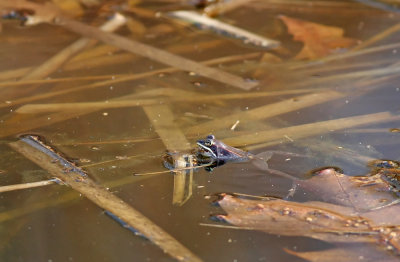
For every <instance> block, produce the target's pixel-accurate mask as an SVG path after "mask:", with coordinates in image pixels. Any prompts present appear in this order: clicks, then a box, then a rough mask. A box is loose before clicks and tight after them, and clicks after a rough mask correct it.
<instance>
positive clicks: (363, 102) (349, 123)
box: [0, 0, 400, 261]
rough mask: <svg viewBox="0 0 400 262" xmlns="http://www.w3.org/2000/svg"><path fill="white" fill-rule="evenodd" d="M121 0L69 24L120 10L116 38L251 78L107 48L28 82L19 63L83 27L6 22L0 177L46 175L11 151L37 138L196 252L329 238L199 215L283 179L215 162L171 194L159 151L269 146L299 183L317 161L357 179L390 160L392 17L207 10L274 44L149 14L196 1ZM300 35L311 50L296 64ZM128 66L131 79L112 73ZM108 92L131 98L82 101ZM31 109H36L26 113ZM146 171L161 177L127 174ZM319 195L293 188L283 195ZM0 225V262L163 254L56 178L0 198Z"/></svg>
mask: <svg viewBox="0 0 400 262" xmlns="http://www.w3.org/2000/svg"><path fill="white" fill-rule="evenodd" d="M0 2H1V1H0ZM71 2H74V1H71ZM83 2H85V1H83ZM95 2H96V1H95ZM122 2H124V1H119V2H118V3H117V2H110V4H109V5H103V6H102V7H101V8H100V7H96V6H95V7H92V9H82V10H85V14H84V16H83V17H77V18H76V19H81V20H82V21H84V22H85V23H87V24H92V25H96V26H97V25H100V24H101V23H103V22H104V21H106V19H107V17H108V16H110V15H111V14H112V11H113V10H120V11H121V13H122V14H124V15H125V16H127V17H128V18H129V20H128V26H125V27H122V28H121V29H119V30H118V31H117V33H118V34H119V35H122V36H125V37H127V38H129V39H134V40H136V41H139V42H141V43H145V44H147V45H150V46H153V47H156V48H159V49H162V50H165V51H167V52H170V53H173V54H176V55H179V56H182V57H185V58H188V59H191V60H193V61H196V62H201V61H208V60H212V59H217V58H226V59H225V60H226V61H225V62H224V61H217V62H214V63H212V64H209V66H211V67H213V68H216V69H218V70H221V71H224V72H229V73H230V74H232V75H234V76H237V77H241V78H243V79H244V83H256V81H257V83H258V85H257V86H256V87H254V88H253V89H251V90H250V91H246V90H242V89H240V88H237V87H235V86H232V85H229V84H226V83H222V82H221V81H216V80H215V79H211V78H207V77H204V76H201V75H199V73H198V72H196V73H194V72H184V71H182V70H171V69H169V66H168V65H165V64H163V63H161V62H160V61H155V60H152V59H149V58H145V57H142V56H140V55H138V54H133V53H130V52H127V51H124V50H121V48H119V47H115V46H111V45H107V44H105V43H103V42H97V43H91V44H90V46H88V47H87V48H86V49H84V50H82V51H81V52H79V53H78V54H76V55H74V56H72V57H71V58H70V59H68V60H67V61H66V62H65V63H63V65H62V66H60V67H57V68H55V71H54V72H52V73H51V74H49V75H47V76H45V77H42V78H40V79H33V78H32V79H29V77H27V75H28V74H29V72H31V70H33V69H35V68H37V67H38V66H39V65H41V64H42V63H44V62H45V61H47V60H48V59H49V58H51V57H52V56H54V55H56V54H58V53H59V52H60V51H61V50H62V49H63V48H65V47H67V46H68V45H70V44H71V43H73V42H74V41H76V40H77V39H79V37H80V36H79V35H77V34H75V33H73V32H71V31H68V30H66V29H65V28H64V27H63V26H59V25H50V24H40V25H36V26H31V27H25V26H21V22H20V21H16V20H7V19H3V20H1V23H2V32H1V35H0V57H2V59H1V61H0V80H1V81H2V82H0V137H1V138H0V139H1V143H0V156H1V158H0V185H2V186H5V185H12V184H23V183H28V182H36V181H41V180H46V179H49V178H51V177H52V175H51V174H50V175H49V174H48V173H47V171H45V170H43V169H42V168H40V167H39V166H37V165H36V164H34V163H32V162H30V161H29V160H28V159H26V158H25V157H24V156H22V155H20V154H19V153H17V152H15V151H13V150H12V149H11V148H10V147H9V145H8V144H9V143H10V142H14V141H17V140H18V136H19V135H21V134H38V135H40V136H42V137H45V138H46V140H47V141H50V143H51V144H52V145H54V146H55V147H56V148H57V149H58V150H59V151H61V152H62V153H63V154H64V155H66V156H68V158H69V159H74V161H75V162H76V163H77V165H78V166H80V167H82V168H83V169H85V170H86V171H87V173H88V175H89V177H91V178H92V179H93V180H95V181H96V182H98V183H99V184H100V185H103V186H104V187H107V188H109V189H110V192H112V193H113V194H115V195H116V196H118V197H119V198H121V199H122V200H124V201H125V202H126V203H128V204H129V205H131V206H133V207H134V208H135V209H137V210H139V211H140V212H141V213H142V214H143V215H145V216H146V217H148V218H149V219H150V220H152V221H153V222H154V223H155V224H157V225H159V226H160V227H161V228H163V229H165V231H167V232H168V233H169V234H171V235H172V236H173V237H174V238H176V239H177V240H178V241H179V242H180V243H182V244H183V245H184V246H186V247H187V248H188V249H189V250H191V251H192V252H193V253H194V254H196V255H197V256H198V257H200V258H201V259H202V260H204V261H304V260H303V259H302V258H298V257H295V256H293V255H290V254H289V253H287V252H285V249H290V250H295V251H309V250H323V249H329V248H331V247H332V246H331V244H327V243H325V242H323V241H320V240H314V239H311V238H306V237H301V236H292V237H289V236H280V235H273V234H267V233H264V232H260V231H252V230H243V229H232V228H224V227H222V226H224V225H227V224H224V223H220V222H215V221H212V220H211V219H210V216H211V215H215V214H221V213H224V211H223V210H222V209H221V208H220V207H218V206H215V205H213V204H212V200H213V199H214V198H215V197H214V195H215V194H216V193H220V192H234V193H240V194H248V195H256V196H266V195H267V196H275V197H280V198H284V197H285V196H286V195H287V194H288V191H289V189H290V188H291V187H292V181H291V180H289V179H287V178H284V177H280V176H277V175H274V174H271V173H268V172H266V171H262V170H259V169H257V168H256V167H255V166H254V165H252V163H228V164H226V165H223V166H221V167H217V168H215V169H214V170H213V171H212V172H207V171H206V170H204V169H197V170H196V172H194V173H193V174H192V176H193V177H192V181H191V184H190V185H185V187H186V188H185V190H186V191H185V196H184V197H183V198H179V197H178V196H177V194H178V193H177V192H176V191H178V190H179V189H178V188H177V187H178V186H177V185H175V188H174V180H175V183H176V180H177V179H178V178H177V175H174V174H173V173H171V172H163V171H166V168H165V167H164V165H163V156H164V154H165V152H166V151H167V150H169V151H178V152H183V151H187V150H190V149H194V148H196V141H197V140H198V139H202V138H204V137H206V136H207V135H208V134H214V135H215V136H216V137H217V139H219V140H222V141H224V142H226V143H227V144H229V145H232V146H235V147H238V148H241V149H243V150H246V151H250V152H252V153H254V154H258V153H262V152H265V151H278V152H277V153H275V154H274V155H273V156H272V157H271V159H270V160H269V161H268V164H269V167H270V168H273V169H275V170H280V171H282V172H285V173H287V174H289V175H291V176H293V177H296V178H299V179H305V178H306V177H307V176H308V173H309V172H310V170H313V169H316V168H320V167H324V166H335V167H339V168H341V169H342V170H344V173H345V174H349V175H360V174H363V175H365V174H367V173H368V172H369V168H368V162H369V161H370V160H373V159H393V160H398V159H400V151H399V141H400V140H399V133H398V132H397V131H398V129H397V128H400V117H399V114H398V113H399V110H400V104H399V101H400V89H399V85H398V78H399V76H398V71H399V70H398V66H399V65H398V63H397V61H398V59H399V52H398V48H399V47H400V45H398V41H399V38H400V34H399V33H398V29H396V28H395V29H393V30H392V31H388V29H390V28H392V27H393V26H397V27H398V23H399V22H400V17H399V15H398V14H396V13H394V12H387V11H383V10H379V9H374V8H372V7H368V6H365V5H362V4H360V3H356V2H350V1H295V2H293V1H288V0H282V1H271V3H269V2H264V1H252V2H251V3H247V4H245V5H244V6H242V7H240V8H237V9H234V10H232V11H229V12H227V13H225V14H222V15H220V16H217V17H216V19H218V20H220V21H224V22H226V23H228V24H231V25H235V26H237V27H240V28H243V29H246V30H248V31H251V32H253V33H255V34H258V35H262V36H265V37H269V38H273V39H275V40H277V41H280V42H281V46H280V47H279V48H276V49H265V48H262V47H259V46H254V45H251V44H246V43H244V42H243V41H242V40H240V39H235V38H231V37H228V36H226V35H224V34H218V33H215V32H212V31H207V30H201V29H199V28H198V27H193V26H190V25H187V24H182V23H181V22H177V21H176V20H174V19H172V18H171V17H167V16H164V15H161V16H160V15H158V14H160V13H162V14H166V13H167V12H170V11H175V10H183V9H184V10H195V11H198V12H200V11H199V10H198V9H195V7H194V6H193V4H192V3H183V2H181V1H173V0H171V1H159V2H158V1H145V2H140V1H137V2H138V3H136V4H134V3H131V2H134V1H127V2H129V4H128V3H122ZM0 7H1V5H0ZM282 15H283V16H285V17H288V18H293V19H302V20H305V21H308V22H313V23H315V24H320V25H329V26H332V27H337V28H338V30H343V34H344V36H343V37H346V39H345V40H344V39H342V37H337V36H336V34H337V32H336V30H333V29H329V30H328V29H327V33H326V34H325V35H322V36H317V35H316V34H317V33H316V32H314V31H312V29H310V28H308V29H306V30H305V31H307V30H308V33H309V34H307V32H306V33H304V34H303V35H301V36H298V38H300V39H297V41H296V39H294V38H293V35H292V33H290V32H289V31H288V27H287V25H285V23H284V20H285V19H284V18H282V17H281V18H279V16H282ZM296 26H298V25H297V24H296ZM297 30H298V31H299V29H297ZM339 34H340V33H339ZM305 43H306V44H305ZM304 45H306V46H307V48H309V49H310V50H311V51H310V50H308V52H309V53H308V55H309V57H305V58H303V59H296V55H298V54H299V52H300V51H301V50H302V49H303V47H304ZM363 45H364V46H363ZM318 49H326V50H328V51H327V52H328V53H326V54H324V55H321V54H320V53H318V52H319V50H318ZM311 53H313V54H311ZM314 53H315V54H314ZM396 70H397V71H396ZM126 76H137V77H132V78H131V79H129V80H124V81H119V80H120V79H122V78H123V77H126ZM89 77H91V78H89ZM34 80H35V81H34ZM117 80H118V81H117ZM24 81H25V82H24ZM29 81H30V82H29ZM78 87H82V88H80V89H76V88H78ZM74 88H75V89H76V90H74V91H66V92H64V91H65V90H71V89H74ZM59 91H62V92H61V93H59ZM42 94H44V96H41V95H42ZM251 94H253V95H251ZM224 95H225V96H224ZM125 96H126V97H125ZM118 100H120V101H131V103H130V104H129V105H126V104H124V105H123V104H120V105H113V107H109V106H104V105H105V104H107V103H103V104H102V105H98V104H87V102H97V101H98V102H104V101H109V104H112V103H114V102H118ZM139 100H140V101H142V102H141V103H142V104H140V103H139V104H138V106H136V105H135V104H134V103H136V101H139ZM140 101H139V102H140ZM143 101H144V102H143ZM55 103H57V105H51V104H55ZM59 103H62V105H60V104H59ZM71 103H78V104H71ZM32 104H38V105H41V107H40V106H39V107H35V106H33V107H32V106H30V107H27V105H32ZM63 105H67V106H66V107H63ZM24 106H25V108H23V107H24ZM79 106H82V107H79ZM38 109H40V110H41V111H39V110H38ZM35 110H37V111H35ZM237 121H238V122H237ZM235 123H236V124H235ZM234 125H235V127H234V128H233V126H234ZM187 143H189V144H187ZM153 172H160V173H159V174H155V175H148V176H137V174H146V173H153ZM186 182H187V183H188V181H186ZM189 191H190V193H189ZM318 197H319V196H317V195H312V194H307V193H306V192H303V191H301V190H300V191H299V192H296V193H295V194H294V196H293V198H292V200H294V201H300V202H302V201H310V200H320V199H319V198H318ZM0 222H1V223H0V230H1V232H2V234H1V235H2V236H3V237H2V238H1V239H0V241H1V244H0V258H1V260H2V261H131V260H132V259H133V260H135V261H175V260H174V259H173V258H171V257H170V256H168V255H166V254H165V253H163V251H162V250H161V249H160V248H158V247H157V246H156V245H154V244H153V243H151V242H150V241H148V240H146V239H144V238H142V237H139V236H135V235H134V234H132V232H130V231H129V230H126V229H124V228H123V227H121V225H120V224H118V223H117V222H116V221H114V220H113V219H111V218H110V217H109V216H107V215H106V214H105V213H104V210H103V209H102V208H100V207H98V206H96V205H95V204H93V203H92V202H91V201H90V200H88V199H86V198H85V197H84V196H82V195H80V193H78V192H75V191H74V190H73V189H71V188H70V187H68V186H60V185H57V184H53V185H48V186H44V187H39V188H32V189H25V190H17V191H12V192H4V193H0ZM209 224H214V225H215V224H216V225H221V227H212V226H209ZM338 261H341V260H338ZM343 261H346V260H343Z"/></svg>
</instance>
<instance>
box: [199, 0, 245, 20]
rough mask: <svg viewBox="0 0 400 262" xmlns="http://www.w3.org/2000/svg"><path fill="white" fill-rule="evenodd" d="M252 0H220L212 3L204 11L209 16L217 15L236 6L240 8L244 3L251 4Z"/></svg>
mask: <svg viewBox="0 0 400 262" xmlns="http://www.w3.org/2000/svg"><path fill="white" fill-rule="evenodd" d="M250 1H251V0H230V1H220V2H217V3H214V4H212V5H209V6H207V7H206V8H204V11H203V12H204V13H205V14H206V15H208V16H216V15H220V14H223V13H226V12H229V11H232V10H234V9H236V8H239V7H241V6H243V5H246V4H249V2H250Z"/></svg>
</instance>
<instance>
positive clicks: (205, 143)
mask: <svg viewBox="0 0 400 262" xmlns="http://www.w3.org/2000/svg"><path fill="white" fill-rule="evenodd" d="M204 145H205V146H212V145H213V141H212V140H210V139H206V141H204Z"/></svg>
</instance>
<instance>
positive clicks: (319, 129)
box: [224, 112, 400, 150]
mask: <svg viewBox="0 0 400 262" xmlns="http://www.w3.org/2000/svg"><path fill="white" fill-rule="evenodd" d="M399 119H400V116H398V115H393V114H391V113H390V112H381V113H375V114H367V115H360V116H352V117H345V118H339V119H333V120H327V121H321V122H316V123H308V124H303V125H297V126H290V127H284V128H279V129H273V130H266V131H261V132H257V133H256V134H249V135H241V136H236V137H231V138H226V139H224V141H225V142H226V143H229V144H231V145H233V146H243V145H252V146H249V147H247V149H252V150H253V149H256V148H262V147H265V146H267V145H273V144H278V143H281V142H282V141H285V135H287V136H290V137H291V138H292V139H293V140H296V139H300V138H304V137H309V136H313V135H317V134H323V133H328V132H331V131H334V130H341V129H345V128H350V127H355V126H360V125H366V124H376V123H382V122H389V121H395V120H399Z"/></svg>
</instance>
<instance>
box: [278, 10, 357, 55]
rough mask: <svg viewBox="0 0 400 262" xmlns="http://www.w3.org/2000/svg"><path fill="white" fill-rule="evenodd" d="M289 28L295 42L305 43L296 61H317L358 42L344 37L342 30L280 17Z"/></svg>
mask: <svg viewBox="0 0 400 262" xmlns="http://www.w3.org/2000/svg"><path fill="white" fill-rule="evenodd" d="M279 18H280V19H281V20H282V21H283V22H284V23H285V24H286V26H287V27H288V31H289V33H291V34H292V35H293V36H294V40H297V41H301V42H303V43H304V46H303V49H302V50H301V51H300V53H298V54H297V55H296V57H295V58H296V59H316V58H320V57H324V56H327V55H329V54H331V53H332V52H333V51H335V49H338V48H348V47H351V46H353V45H355V44H356V43H357V40H355V39H352V38H347V37H344V36H343V34H344V31H343V29H342V28H339V27H334V26H327V25H321V24H317V23H312V22H308V21H304V20H300V19H295V18H290V17H287V16H280V17H279Z"/></svg>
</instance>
